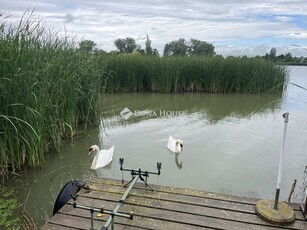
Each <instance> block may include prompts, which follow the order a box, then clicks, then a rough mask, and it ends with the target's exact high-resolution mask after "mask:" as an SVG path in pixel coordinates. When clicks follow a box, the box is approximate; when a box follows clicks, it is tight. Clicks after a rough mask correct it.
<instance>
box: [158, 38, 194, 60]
mask: <svg viewBox="0 0 307 230" xmlns="http://www.w3.org/2000/svg"><path fill="white" fill-rule="evenodd" d="M188 51H189V45H188V44H187V42H186V40H185V39H184V38H180V39H179V40H178V41H171V42H169V43H166V44H165V46H164V51H163V55H164V56H172V55H173V56H177V55H181V56H185V55H187V54H188Z"/></svg>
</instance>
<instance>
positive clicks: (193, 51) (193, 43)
mask: <svg viewBox="0 0 307 230" xmlns="http://www.w3.org/2000/svg"><path fill="white" fill-rule="evenodd" d="M214 54H215V52H214V46H213V45H212V44H210V43H207V42H205V41H200V40H197V39H194V38H191V40H190V48H189V55H190V56H193V55H205V56H213V55H214Z"/></svg>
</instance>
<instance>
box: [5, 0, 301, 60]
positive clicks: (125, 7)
mask: <svg viewBox="0 0 307 230" xmlns="http://www.w3.org/2000/svg"><path fill="white" fill-rule="evenodd" d="M33 8H35V14H36V16H39V17H40V18H41V19H42V20H43V21H44V22H46V24H47V26H50V27H51V28H53V30H61V31H64V28H65V30H66V32H68V33H70V34H76V35H77V38H78V39H89V40H93V41H95V42H96V43H97V45H98V47H99V48H101V49H103V50H106V51H110V50H115V49H116V48H115V46H114V44H113V43H114V40H115V39H117V38H126V37H132V38H134V39H135V40H136V42H137V43H138V44H139V45H141V46H142V47H143V48H144V44H145V39H146V34H148V35H149V37H150V39H151V40H152V47H153V48H157V49H158V50H159V51H160V53H162V52H163V48H164V45H165V44H166V43H168V42H170V41H173V40H178V39H179V38H185V39H187V40H189V39H190V38H195V39H199V40H202V41H207V42H210V43H212V44H213V45H214V46H215V51H216V53H218V54H222V55H245V54H246V55H248V56H253V55H264V54H265V53H266V52H269V51H270V49H271V48H272V47H275V48H276V49H277V55H280V54H285V53H287V52H291V53H292V55H294V56H307V51H306V50H305V49H303V48H300V47H297V46H296V45H298V46H301V47H304V48H307V0H271V1H268V0H266V1H264V0H214V1H212V0H203V1H201V0H166V1H161V0H145V1H142V0H133V1H128V0H126V1H119V0H112V1H111V0H110V1H104V0H88V1H85V0H84V1H81V0H78V1H65V0H61V1H60V0H53V1H50V0H48V1H47V0H41V1H27V0H0V12H2V13H4V14H6V15H11V17H10V18H11V20H12V21H13V22H15V23H16V22H18V21H19V19H20V18H21V16H22V15H23V14H24V12H25V11H26V10H27V9H30V10H32V9H33Z"/></svg>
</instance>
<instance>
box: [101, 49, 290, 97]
mask: <svg viewBox="0 0 307 230" xmlns="http://www.w3.org/2000/svg"><path fill="white" fill-rule="evenodd" d="M107 73H109V75H108V78H107V86H106V91H107V92H137V91H153V92H161V93H170V92H205V93H260V92H281V91H282V89H283V84H284V82H287V80H288V72H287V70H286V67H284V66H278V65H275V64H274V63H271V62H267V61H265V60H262V59H260V58H241V57H230V58H223V57H209V58H206V57H178V56H177V57H163V58H160V57H154V56H141V55H136V54H126V55H117V56H114V57H113V58H112V59H111V61H109V63H108V69H107Z"/></svg>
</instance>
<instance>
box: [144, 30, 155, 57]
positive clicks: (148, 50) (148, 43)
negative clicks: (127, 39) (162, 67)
mask: <svg viewBox="0 0 307 230" xmlns="http://www.w3.org/2000/svg"><path fill="white" fill-rule="evenodd" d="M145 53H146V54H147V55H152V54H153V50H152V48H151V40H150V39H149V37H148V34H147V35H146V41H145Z"/></svg>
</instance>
